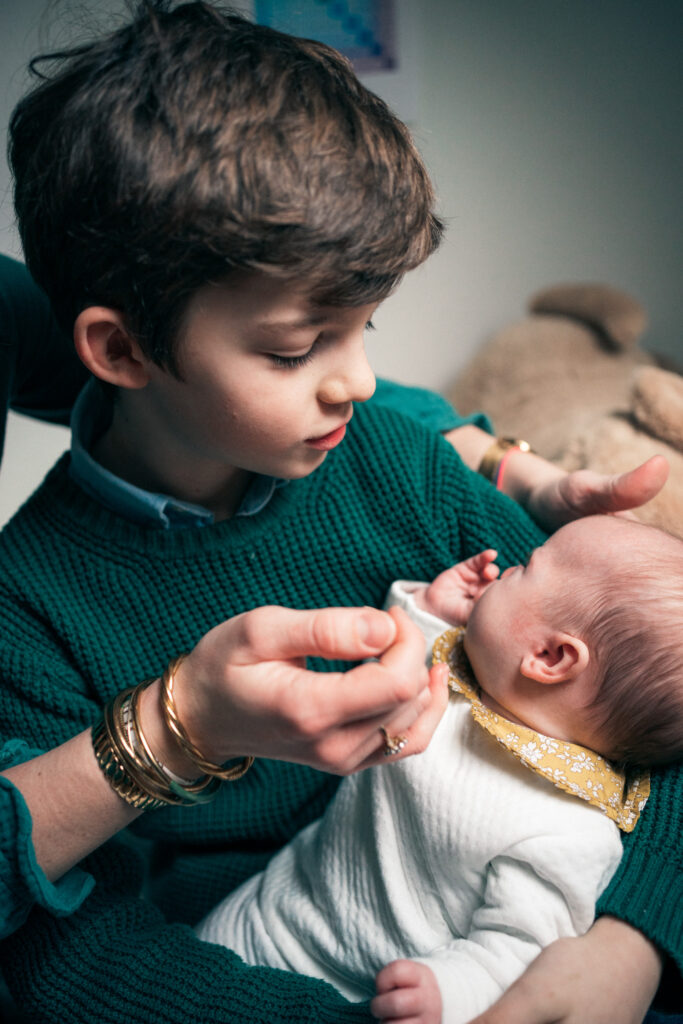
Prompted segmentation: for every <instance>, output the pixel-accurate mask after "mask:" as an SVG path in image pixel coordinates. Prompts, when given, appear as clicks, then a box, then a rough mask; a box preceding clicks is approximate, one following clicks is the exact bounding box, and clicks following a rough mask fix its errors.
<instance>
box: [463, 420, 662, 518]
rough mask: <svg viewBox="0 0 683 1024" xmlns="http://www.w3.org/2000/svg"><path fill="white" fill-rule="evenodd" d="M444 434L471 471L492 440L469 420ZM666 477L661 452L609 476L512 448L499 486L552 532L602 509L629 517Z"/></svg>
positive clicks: (650, 498) (654, 493) (651, 496)
mask: <svg viewBox="0 0 683 1024" xmlns="http://www.w3.org/2000/svg"><path fill="white" fill-rule="evenodd" d="M444 436H445V438H446V440H447V441H450V443H451V444H452V445H453V447H454V448H455V449H456V451H457V452H458V453H459V454H460V457H461V458H462V459H463V461H464V462H465V463H466V464H467V465H468V466H469V467H470V468H471V469H474V470H476V469H477V468H478V466H479V463H480V462H481V459H482V456H483V455H484V453H485V452H486V450H487V449H488V448H489V447H490V445H491V444H492V442H493V438H492V437H491V435H490V434H487V433H486V431H484V430H480V429H479V427H475V426H472V424H467V425H466V426H464V427H457V428H456V429H455V430H451V431H449V433H447V434H445V435H444ZM668 475H669V467H668V463H667V461H666V459H665V458H664V456H663V455H655V456H653V457H652V458H651V459H648V461H647V462H644V463H643V464H642V465H641V466H637V467H636V468H635V469H632V470H630V471H629V472H628V473H619V474H615V475H613V476H610V475H603V474H601V473H593V472H592V471H591V470H587V469H581V470H577V471H576V472H574V473H567V472H565V470H564V469H560V467H559V466H555V465H553V464H552V463H551V462H548V461H547V460H546V459H543V458H541V456H540V455H533V454H529V453H525V452H517V451H511V452H510V453H509V454H508V456H507V460H506V464H505V474H504V477H503V490H504V493H505V494H507V495H509V497H511V498H514V499H515V501H517V502H519V504H520V505H522V506H523V507H524V508H525V509H526V510H527V512H528V513H529V514H530V515H532V516H533V517H534V519H535V520H536V522H537V523H538V524H539V525H540V526H542V527H543V528H544V529H545V530H547V531H548V532H549V533H552V532H553V531H554V530H557V529H559V527H560V526H564V524H565V523H569V522H571V521H572V520H573V519H579V518H580V517H581V516H591V515H596V514H597V513H601V512H611V513H620V514H626V515H628V514H629V513H628V510H630V509H634V508H638V507H639V506H640V505H644V504H645V503H646V502H648V501H651V500H652V498H654V497H655V495H656V494H658V493H659V491H661V489H662V487H663V486H664V484H665V483H666V478H667V476H668Z"/></svg>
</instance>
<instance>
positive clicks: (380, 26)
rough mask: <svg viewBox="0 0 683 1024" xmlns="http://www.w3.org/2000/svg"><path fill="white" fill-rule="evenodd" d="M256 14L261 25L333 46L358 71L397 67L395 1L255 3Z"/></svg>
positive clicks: (286, 0) (283, 0)
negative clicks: (351, 62)
mask: <svg viewBox="0 0 683 1024" xmlns="http://www.w3.org/2000/svg"><path fill="white" fill-rule="evenodd" d="M254 14H255V17H256V21H257V22H259V23H260V24H261V25H268V26H270V27H271V28H275V29H278V30H279V31H281V32H290V33H291V34H292V35H295V36H306V37H308V38H311V39H319V40H320V41H321V42H323V43H327V44H328V46H333V47H334V48H335V50H339V51H340V52H341V53H343V54H344V55H345V56H346V57H348V58H349V60H351V61H353V64H354V66H355V68H356V70H357V71H359V72H368V71H380V70H393V69H394V68H396V64H397V60H396V44H395V33H394V0H255V3H254Z"/></svg>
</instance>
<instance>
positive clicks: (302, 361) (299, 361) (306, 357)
mask: <svg viewBox="0 0 683 1024" xmlns="http://www.w3.org/2000/svg"><path fill="white" fill-rule="evenodd" d="M321 338H322V334H319V335H318V337H317V338H316V339H315V341H314V342H313V344H312V345H311V347H310V348H309V350H308V352H304V353H303V355H300V356H283V355H281V354H280V353H277V352H269V353H268V358H269V359H270V360H271V362H273V363H275V365H276V366H284V367H285V368H286V369H289V370H296V369H297V367H299V366H305V365H306V363H310V361H311V359H312V358H313V352H314V351H315V348H316V346H317V345H318V343H319V341H320V339H321Z"/></svg>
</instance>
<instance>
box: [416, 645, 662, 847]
mask: <svg viewBox="0 0 683 1024" xmlns="http://www.w3.org/2000/svg"><path fill="white" fill-rule="evenodd" d="M464 637H465V630H464V629H463V628H462V627H461V626H460V627H457V628H455V629H449V630H447V631H446V632H445V633H443V634H442V635H441V636H440V637H439V638H438V639H437V640H436V641H435V643H434V647H433V660H434V662H435V663H436V662H444V663H445V664H447V665H448V669H449V676H448V686H449V689H450V690H451V693H457V694H460V695H461V696H463V697H465V698H466V699H467V700H468V701H469V702H470V704H471V706H472V707H471V710H472V718H473V719H474V720H475V721H476V722H477V723H478V725H480V726H481V727H482V729H485V730H486V731H487V732H489V733H491V735H492V736H495V738H496V739H497V740H498V742H499V743H501V744H502V745H503V746H504V747H507V749H508V750H509V751H511V753H513V754H514V755H515V757H516V758H518V760H520V761H521V762H522V764H524V765H526V766H527V768H530V769H531V770H532V771H533V772H536V773H537V774H539V775H542V776H543V777H544V778H546V779H548V781H549V782H552V784H553V785H554V786H557V787H558V789H562V790H564V792H565V793H570V794H571V795H572V796H578V797H580V799H582V800H586V801H587V802H588V803H589V804H592V805H593V807H597V808H599V810H601V811H602V812H603V813H604V814H606V815H607V817H608V818H611V819H612V821H614V822H616V824H617V825H618V826H619V828H620V829H621V830H622V832H632V831H633V829H634V828H635V826H636V822H637V821H638V816H639V815H640V812H641V811H642V809H643V807H644V806H645V802H646V801H647V798H648V796H649V793H650V775H649V772H647V771H635V772H627V771H624V770H623V769H620V768H617V767H616V766H615V765H614V764H612V762H611V761H608V760H607V758H605V757H602V756H601V755H600V754H596V753H595V751H594V750H589V749H588V748H587V747H581V746H579V744H578V743H567V742H566V741H564V740H558V739H554V738H553V737H552V736H544V735H543V734H542V733H540V732H536V731H535V729H530V728H529V727H528V726H526V725H518V724H517V723H515V722H510V721H508V719H507V718H503V717H502V716H501V715H498V714H497V713H496V712H495V711H492V710H491V708H488V707H486V705H485V704H484V703H483V702H482V699H481V697H480V696H479V694H480V692H481V690H480V687H479V684H478V683H477V680H476V678H475V676H474V673H473V672H472V667H471V666H470V663H469V661H468V659H467V655H466V654H465V648H464V645H463V639H464Z"/></svg>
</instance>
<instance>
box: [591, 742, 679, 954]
mask: <svg viewBox="0 0 683 1024" xmlns="http://www.w3.org/2000/svg"><path fill="white" fill-rule="evenodd" d="M681 835H683V762H679V763H678V764H675V765H672V766H671V767H668V768H658V769H655V770H653V771H652V772H651V789H650V796H649V797H648V801H647V803H646V805H645V809H644V811H643V813H642V815H641V817H640V820H639V821H638V824H637V825H636V827H635V829H634V830H633V832H631V833H629V834H628V835H625V836H624V837H623V848H624V853H623V857H622V860H621V863H620V865H619V868H618V870H617V872H616V874H615V876H614V878H613V879H612V881H611V883H610V885H609V886H608V887H607V889H606V890H605V892H604V893H603V895H602V897H601V899H600V901H599V903H598V913H599V914H611V915H613V916H614V917H619V918H621V919H622V920H624V921H628V923H629V924H632V925H633V926H634V927H635V928H638V929H639V930H640V931H641V932H643V933H644V934H645V935H647V937H648V938H649V939H650V940H651V941H652V942H654V943H655V945H657V946H658V947H659V948H660V949H661V950H663V951H664V952H665V953H668V954H669V956H671V957H672V959H673V960H674V961H675V962H676V964H677V965H678V969H679V970H680V971H681V972H683V846H682V844H681Z"/></svg>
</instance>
